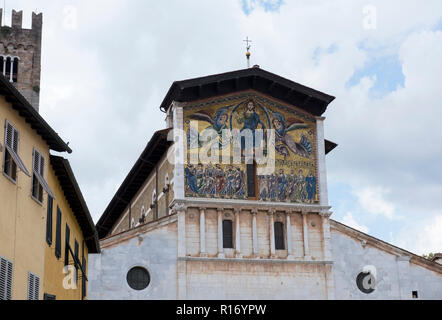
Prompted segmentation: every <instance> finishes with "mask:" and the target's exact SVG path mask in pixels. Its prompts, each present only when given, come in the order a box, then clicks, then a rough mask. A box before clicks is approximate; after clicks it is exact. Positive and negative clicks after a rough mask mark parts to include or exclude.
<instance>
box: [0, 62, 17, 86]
mask: <svg viewBox="0 0 442 320" xmlns="http://www.w3.org/2000/svg"><path fill="white" fill-rule="evenodd" d="M19 60H20V59H19V58H18V57H4V56H1V57H0V72H1V73H3V75H4V76H5V78H6V79H8V80H9V81H10V82H17V79H18V67H19V65H18V64H19Z"/></svg>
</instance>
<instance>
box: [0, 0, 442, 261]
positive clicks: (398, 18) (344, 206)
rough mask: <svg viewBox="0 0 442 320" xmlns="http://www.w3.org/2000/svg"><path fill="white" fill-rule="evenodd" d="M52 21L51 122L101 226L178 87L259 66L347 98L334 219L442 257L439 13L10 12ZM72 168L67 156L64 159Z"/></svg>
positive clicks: (378, 9) (112, 6)
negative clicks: (248, 43)
mask: <svg viewBox="0 0 442 320" xmlns="http://www.w3.org/2000/svg"><path fill="white" fill-rule="evenodd" d="M13 7H14V8H16V9H23V10H24V25H25V27H30V23H31V22H30V20H31V12H32V11H35V10H37V11H38V12H43V15H44V17H43V19H44V27H43V52H42V79H41V81H42V85H41V104H40V110H41V114H42V115H43V116H44V117H45V118H46V119H47V121H48V122H49V123H50V124H51V125H52V126H53V127H54V128H55V129H56V131H57V132H58V133H59V134H60V136H61V137H62V138H63V139H64V140H65V141H69V142H70V146H71V147H72V149H73V150H74V152H73V154H71V155H69V156H68V158H69V159H70V161H71V164H72V166H73V168H74V171H75V173H76V176H77V179H78V181H79V183H80V187H81V189H82V191H83V194H84V196H85V198H86V200H87V202H88V205H89V209H90V211H91V213H92V215H93V218H94V220H95V221H97V220H98V218H99V217H100V215H101V213H102V212H103V211H104V209H105V207H106V206H107V204H108V202H109V201H110V199H111V198H112V196H113V194H114V193H115V191H116V190H117V189H118V187H119V186H120V184H121V182H122V181H123V179H124V177H125V176H126V174H127V173H128V172H129V170H130V168H131V167H132V165H133V164H134V163H135V161H136V159H137V158H138V156H139V154H140V153H141V151H142V150H143V149H144V147H145V145H146V143H147V142H148V140H149V139H150V137H151V135H152V133H153V132H154V131H156V130H158V129H162V128H163V127H164V124H165V123H164V114H163V113H162V112H160V110H159V109H158V107H159V105H160V103H161V101H162V99H163V97H164V96H165V94H166V92H167V90H168V88H169V87H170V85H171V84H172V82H173V81H174V80H183V79H187V78H192V77H198V76H204V75H209V74H214V73H220V72H226V71H232V70H236V69H242V68H244V67H245V66H246V63H245V58H244V52H245V48H244V43H243V41H242V40H243V39H244V38H245V37H246V36H249V38H251V39H252V41H253V42H252V49H251V51H252V58H251V59H252V64H259V65H260V66H261V68H263V69H265V70H268V71H271V72H273V73H276V74H279V75H281V76H283V77H286V78H289V79H292V80H294V81H296V82H299V83H302V84H304V85H307V86H310V87H313V88H315V89H318V90H320V91H323V92H325V93H328V94H330V95H333V96H335V97H336V100H335V101H333V102H332V103H331V104H330V105H329V108H328V110H327V112H326V113H325V116H326V118H327V119H326V122H325V133H326V137H327V138H328V139H330V140H332V141H335V142H337V143H338V144H339V146H338V148H337V149H335V150H334V151H333V152H332V153H330V154H329V155H328V156H327V169H328V182H329V196H330V204H331V205H332V206H333V209H332V210H333V212H334V213H333V215H332V218H334V219H335V220H338V221H341V222H343V223H346V224H348V225H350V226H352V227H355V228H357V229H359V230H361V231H364V232H368V233H369V234H370V235H373V236H375V237H378V238H380V239H382V240H385V241H387V242H390V243H392V244H395V245H398V246H400V247H403V248H405V249H408V250H410V251H412V252H415V253H418V254H423V253H429V252H435V251H438V252H441V251H442V204H441V198H442V169H441V159H442V146H441V142H442V126H441V125H440V124H441V118H442V95H441V89H442V85H441V83H442V2H441V1H440V0H435V1H431V0H426V1H403V0H401V1H395V0H389V1H344V0H342V1H330V0H313V1H312V0H308V1H307V0H305V1H294V0H293V1H290V0H285V1H281V0H273V1H272V0H267V1H266V0H222V1H221V0H220V1H215V0H211V1H203V0H199V1H197V0H187V1H182V0H168V1H151V0H149V1H146V0H143V1H141V0H127V1H122V0H119V1H116V0H103V1H99V0H94V1H86V0H76V1H64V0H59V1H38V2H37V1H35V0H22V1H20V0H16V1H11V0H8V1H6V24H10V10H11V9H12V8H13ZM64 156H67V155H64Z"/></svg>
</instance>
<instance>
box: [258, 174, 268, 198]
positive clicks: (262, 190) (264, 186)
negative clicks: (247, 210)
mask: <svg viewBox="0 0 442 320" xmlns="http://www.w3.org/2000/svg"><path fill="white" fill-rule="evenodd" d="M267 177H268V176H258V183H259V198H260V199H261V200H267V196H268V194H269V187H268V183H267Z"/></svg>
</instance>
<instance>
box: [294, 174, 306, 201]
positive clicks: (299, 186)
mask: <svg viewBox="0 0 442 320" xmlns="http://www.w3.org/2000/svg"><path fill="white" fill-rule="evenodd" d="M306 198H307V188H306V182H305V178H304V174H303V173H302V170H299V174H298V178H297V179H296V200H297V202H305V199H306Z"/></svg>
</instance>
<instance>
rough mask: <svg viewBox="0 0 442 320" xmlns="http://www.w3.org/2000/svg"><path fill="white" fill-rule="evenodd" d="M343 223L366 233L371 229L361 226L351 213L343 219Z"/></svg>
mask: <svg viewBox="0 0 442 320" xmlns="http://www.w3.org/2000/svg"><path fill="white" fill-rule="evenodd" d="M342 223H343V224H346V225H347V226H349V227H352V228H354V229H356V230H359V231H361V232H364V233H368V231H369V228H368V227H367V226H364V225H361V224H359V223H357V222H356V220H355V219H354V218H353V214H352V213H351V212H347V214H346V215H345V216H344V217H343V218H342Z"/></svg>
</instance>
